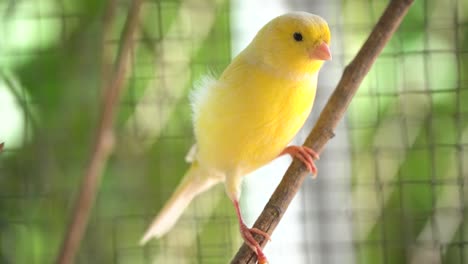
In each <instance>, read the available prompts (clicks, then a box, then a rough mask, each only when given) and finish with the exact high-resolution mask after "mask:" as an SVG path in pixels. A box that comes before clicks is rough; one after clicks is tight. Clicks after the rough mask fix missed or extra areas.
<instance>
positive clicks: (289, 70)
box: [241, 54, 323, 81]
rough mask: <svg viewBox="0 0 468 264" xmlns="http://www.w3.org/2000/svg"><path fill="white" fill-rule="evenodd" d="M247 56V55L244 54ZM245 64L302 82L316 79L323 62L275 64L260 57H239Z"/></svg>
mask: <svg viewBox="0 0 468 264" xmlns="http://www.w3.org/2000/svg"><path fill="white" fill-rule="evenodd" d="M246 55H247V54H246ZM241 57H242V58H243V59H244V60H245V63H248V64H250V65H254V66H256V67H258V68H259V69H261V70H262V71H265V72H268V73H270V74H272V75H273V76H276V77H280V78H285V79H288V80H292V81H302V80H305V79H316V77H317V75H318V72H319V70H320V68H321V67H322V65H323V61H309V62H306V63H300V62H298V63H295V64H294V63H291V62H285V63H281V64H275V63H272V62H269V61H267V60H265V59H264V58H261V57H255V56H248V55H247V56H241Z"/></svg>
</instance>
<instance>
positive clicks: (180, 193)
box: [140, 164, 220, 245]
mask: <svg viewBox="0 0 468 264" xmlns="http://www.w3.org/2000/svg"><path fill="white" fill-rule="evenodd" d="M203 173H206V171H202V170H201V169H200V167H199V166H198V165H197V164H192V166H191V167H190V169H189V170H188V171H187V173H186V174H185V176H184V178H183V179H182V182H181V183H180V184H179V186H177V189H176V190H175V191H174V193H173V194H172V196H171V198H170V199H169V201H167V202H166V204H165V205H164V207H163V209H161V211H160V212H159V214H158V215H157V216H156V218H155V219H154V220H153V222H152V223H151V225H150V227H149V228H148V230H147V231H146V232H145V234H144V235H143V238H142V239H141V240H140V245H144V244H146V242H148V241H149V240H150V239H151V238H153V237H155V238H160V237H161V236H163V235H164V234H166V233H167V232H168V231H169V230H170V229H171V228H172V227H173V226H174V224H175V223H176V222H177V219H179V217H180V216H181V215H182V213H183V212H184V210H185V208H186V207H187V206H188V205H189V204H190V202H191V201H192V199H193V198H195V196H197V195H198V194H200V193H202V192H203V191H205V190H207V189H209V188H210V187H211V186H213V185H215V184H216V183H218V182H219V181H220V178H217V177H210V176H211V175H206V174H205V175H202V174H203Z"/></svg>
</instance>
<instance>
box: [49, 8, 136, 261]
mask: <svg viewBox="0 0 468 264" xmlns="http://www.w3.org/2000/svg"><path fill="white" fill-rule="evenodd" d="M141 2H142V1H141V0H133V1H132V4H131V7H130V10H129V12H128V16H127V20H126V22H125V27H124V29H123V32H122V38H121V43H120V48H119V51H118V53H117V54H118V56H117V59H116V62H115V65H114V71H113V74H112V77H111V79H110V80H109V81H108V82H105V83H107V85H106V87H105V90H104V93H105V94H104V98H103V99H104V102H103V105H102V109H101V117H100V121H99V124H98V128H97V133H96V139H95V143H94V146H93V151H92V154H91V159H90V161H89V164H88V167H87V169H86V172H85V175H84V178H83V181H82V184H81V188H80V193H79V195H78V198H77V199H76V201H75V206H74V211H73V217H72V219H71V222H70V223H69V226H68V230H67V233H66V235H65V238H64V241H63V244H62V248H61V250H60V254H59V256H58V257H57V263H60V264H68V263H73V260H74V258H75V255H76V252H77V251H78V248H79V245H80V242H81V240H82V238H83V233H84V231H85V229H86V226H87V223H88V219H89V214H90V212H91V209H92V206H93V204H94V200H95V198H96V193H97V191H98V188H99V184H100V182H101V177H102V171H103V169H104V167H105V165H106V163H107V160H108V158H109V155H110V153H111V152H112V148H113V145H114V132H113V123H114V119H115V112H116V108H117V106H118V103H119V98H120V95H121V93H122V90H123V88H124V86H125V85H124V84H125V77H126V74H127V68H128V67H127V65H128V60H129V58H130V53H131V50H132V48H133V44H134V41H133V38H134V34H135V32H136V28H137V25H138V15H139V11H140V7H141ZM114 5H115V3H114V1H110V3H109V9H112V8H114V7H113V6H114ZM109 12H110V13H113V11H109ZM110 17H112V16H110ZM104 34H105V33H104Z"/></svg>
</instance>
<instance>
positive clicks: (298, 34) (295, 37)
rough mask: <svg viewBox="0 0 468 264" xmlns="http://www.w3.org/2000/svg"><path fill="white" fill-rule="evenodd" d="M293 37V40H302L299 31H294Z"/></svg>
mask: <svg viewBox="0 0 468 264" xmlns="http://www.w3.org/2000/svg"><path fill="white" fill-rule="evenodd" d="M293 38H294V40H296V41H302V34H301V33H299V32H295V33H294V34H293Z"/></svg>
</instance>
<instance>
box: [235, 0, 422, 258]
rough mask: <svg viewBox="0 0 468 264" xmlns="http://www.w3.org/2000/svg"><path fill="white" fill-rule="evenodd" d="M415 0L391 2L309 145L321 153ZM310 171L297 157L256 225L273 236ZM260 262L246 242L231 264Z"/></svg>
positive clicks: (328, 104) (336, 91) (351, 66)
mask: <svg viewBox="0 0 468 264" xmlns="http://www.w3.org/2000/svg"><path fill="white" fill-rule="evenodd" d="M413 1H414V0H392V1H391V2H390V3H389V5H388V6H387V8H386V9H385V11H384V13H383V15H382V16H381V17H380V20H379V21H378V22H377V24H376V25H375V27H374V29H373V30H372V32H371V34H370V35H369V38H368V39H367V41H366V42H365V43H364V45H363V46H362V48H361V50H360V51H359V52H358V54H357V55H356V57H355V58H354V60H353V61H351V63H350V64H349V65H348V66H347V67H346V68H345V70H344V72H343V76H342V77H341V80H340V82H339V83H338V86H337V87H336V89H335V91H334V92H333V94H332V96H331V97H330V99H329V100H328V103H327V105H326V106H325V108H324V109H323V111H322V113H321V114H320V117H319V119H318V121H317V124H316V125H315V127H314V129H313V130H312V132H311V133H310V134H309V136H308V137H307V139H306V141H305V143H304V145H305V146H308V147H310V148H312V149H314V150H315V151H317V152H319V153H320V152H321V151H322V150H323V148H324V146H325V144H326V143H327V142H328V141H329V140H330V139H331V138H332V137H333V136H334V133H333V131H334V130H335V128H336V127H337V125H338V122H339V121H340V120H341V119H342V118H343V115H344V113H345V111H346V109H347V108H348V105H349V103H350V102H351V99H352V98H353V96H354V94H355V93H356V91H357V89H358V87H359V85H360V84H361V82H362V80H363V79H364V77H365V76H366V74H367V73H368V72H369V70H370V68H371V66H372V64H373V63H374V61H375V59H376V58H377V56H378V55H379V54H380V52H381V51H382V49H383V48H384V46H385V45H386V43H387V42H388V41H389V39H390V37H391V36H392V35H393V33H394V32H395V30H396V29H397V28H398V26H399V25H400V23H401V20H402V19H403V17H404V16H405V15H406V13H407V12H408V9H409V7H410V6H411V4H412V3H413ZM307 174H308V173H307V169H306V168H305V166H304V165H303V164H302V163H301V162H299V161H297V160H294V161H293V163H292V164H291V166H290V167H289V169H288V170H287V172H286V174H285V175H284V177H283V179H282V180H281V182H280V184H279V185H278V187H277V188H276V190H275V192H274V193H273V195H272V196H271V198H270V200H269V201H268V203H267V204H266V206H265V208H264V209H263V212H262V213H261V214H260V216H259V217H258V219H257V221H256V222H255V224H254V227H256V228H258V229H260V230H263V231H266V232H267V233H269V234H270V235H271V234H272V233H273V230H274V229H275V228H276V226H277V225H278V223H279V221H280V220H281V218H282V217H283V215H284V213H285V211H286V209H287V208H288V206H289V204H290V203H291V201H292V199H293V198H294V196H295V195H296V193H297V192H298V191H299V188H300V187H301V185H302V183H303V182H304V179H305V178H306V176H307ZM255 238H256V239H257V241H259V243H260V245H261V246H262V247H264V246H265V244H266V243H267V241H266V240H265V239H264V238H263V237H261V236H259V235H255ZM256 262H257V256H256V255H255V253H254V252H253V251H252V250H250V248H249V247H248V246H247V245H246V244H245V243H244V244H243V245H242V246H241V248H240V249H239V251H238V252H237V254H236V255H235V256H234V258H233V260H232V261H231V264H246V263H249V264H254V263H256Z"/></svg>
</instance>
